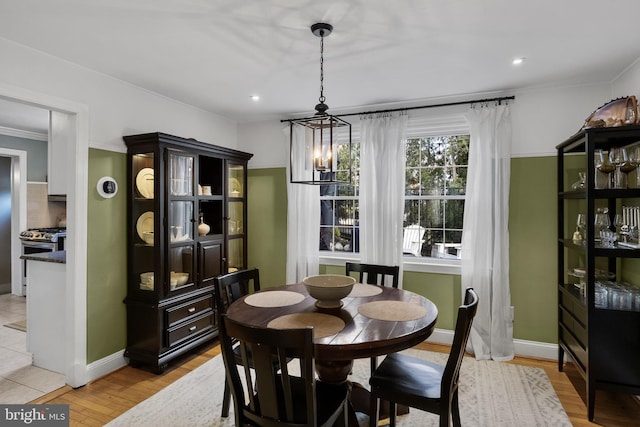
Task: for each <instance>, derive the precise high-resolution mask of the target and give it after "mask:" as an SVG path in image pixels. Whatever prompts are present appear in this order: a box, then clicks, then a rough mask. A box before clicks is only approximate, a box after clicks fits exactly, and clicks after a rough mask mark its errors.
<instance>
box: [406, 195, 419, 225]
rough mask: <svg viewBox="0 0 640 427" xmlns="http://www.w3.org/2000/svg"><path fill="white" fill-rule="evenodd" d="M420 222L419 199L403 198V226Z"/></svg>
mask: <svg viewBox="0 0 640 427" xmlns="http://www.w3.org/2000/svg"><path fill="white" fill-rule="evenodd" d="M419 222H420V201H419V200H405V201H404V221H403V223H402V226H403V227H408V226H410V225H413V224H418V223H419Z"/></svg>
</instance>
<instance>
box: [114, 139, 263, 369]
mask: <svg viewBox="0 0 640 427" xmlns="http://www.w3.org/2000/svg"><path fill="white" fill-rule="evenodd" d="M124 141H125V143H126V145H127V181H128V187H127V200H128V219H127V222H128V236H127V248H128V266H127V268H128V276H127V277H128V284H127V297H126V299H125V304H126V307H127V348H126V351H125V356H127V357H128V358H129V359H130V361H131V362H132V363H133V364H145V365H149V366H151V367H152V368H153V369H154V370H156V371H157V372H162V371H163V370H164V369H165V367H166V366H167V363H168V362H169V361H170V360H172V359H174V358H175V357H177V356H179V355H181V354H184V353H185V352H187V351H189V350H191V349H193V348H194V347H196V346H197V345H200V344H202V343H204V342H206V341H208V340H210V339H213V338H214V337H216V336H217V335H218V331H217V326H216V323H215V319H216V316H215V307H214V304H213V301H214V299H213V292H214V286H213V282H214V279H215V277H217V276H219V275H221V274H224V273H226V272H230V271H235V270H237V269H243V268H246V266H247V260H246V256H245V254H246V247H247V246H246V245H247V234H246V216H247V197H246V182H247V162H248V161H249V159H250V158H251V157H252V155H251V154H248V153H244V152H240V151H236V150H232V149H228V148H223V147H217V146H214V145H210V144H205V143H203V142H199V141H196V140H193V139H185V138H180V137H177V136H172V135H167V134H164V133H150V134H142V135H131V136H125V137H124Z"/></svg>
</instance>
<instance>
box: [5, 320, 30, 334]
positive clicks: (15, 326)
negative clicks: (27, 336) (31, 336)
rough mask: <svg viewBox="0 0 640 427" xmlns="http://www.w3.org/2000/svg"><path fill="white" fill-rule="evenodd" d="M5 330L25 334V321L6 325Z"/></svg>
mask: <svg viewBox="0 0 640 427" xmlns="http://www.w3.org/2000/svg"><path fill="white" fill-rule="evenodd" d="M4 326H6V327H7V328H11V329H17V330H19V331H22V332H27V321H26V319H25V320H20V321H19V322H13V323H7V324H6V325H4Z"/></svg>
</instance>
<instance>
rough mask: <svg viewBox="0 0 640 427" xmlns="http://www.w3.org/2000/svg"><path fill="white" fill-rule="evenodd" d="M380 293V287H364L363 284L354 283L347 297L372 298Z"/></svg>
mask: <svg viewBox="0 0 640 427" xmlns="http://www.w3.org/2000/svg"><path fill="white" fill-rule="evenodd" d="M381 293H382V286H375V285H365V284H364V283H356V284H355V285H353V289H352V290H351V293H350V294H349V295H347V296H349V297H372V296H374V295H378V294H381Z"/></svg>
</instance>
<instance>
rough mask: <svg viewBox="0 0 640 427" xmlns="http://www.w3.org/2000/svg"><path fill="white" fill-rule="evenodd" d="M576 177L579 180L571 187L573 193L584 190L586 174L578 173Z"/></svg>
mask: <svg viewBox="0 0 640 427" xmlns="http://www.w3.org/2000/svg"><path fill="white" fill-rule="evenodd" d="M578 177H580V179H579V180H578V181H576V182H574V183H573V185H572V186H571V189H572V190H573V191H578V190H584V189H585V185H586V184H585V182H586V179H587V174H586V172H578Z"/></svg>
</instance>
